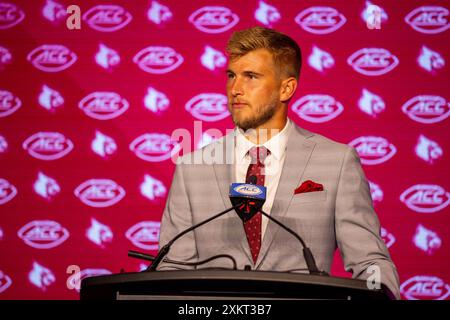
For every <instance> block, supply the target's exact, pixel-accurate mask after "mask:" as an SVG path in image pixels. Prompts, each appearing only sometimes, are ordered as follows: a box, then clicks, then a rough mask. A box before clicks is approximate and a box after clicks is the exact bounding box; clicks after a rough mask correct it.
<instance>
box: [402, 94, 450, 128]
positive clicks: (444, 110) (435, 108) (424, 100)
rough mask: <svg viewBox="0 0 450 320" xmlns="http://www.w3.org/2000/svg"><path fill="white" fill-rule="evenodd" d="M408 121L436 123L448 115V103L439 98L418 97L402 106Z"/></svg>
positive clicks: (449, 110)
mask: <svg viewBox="0 0 450 320" xmlns="http://www.w3.org/2000/svg"><path fill="white" fill-rule="evenodd" d="M402 111H403V113H404V114H406V115H407V116H408V117H409V118H410V119H412V120H414V121H416V122H420V123H427V124H428V123H436V122H439V121H442V120H445V119H446V118H447V117H448V116H449V115H450V103H448V102H447V101H446V100H445V99H444V98H442V97H440V96H433V95H418V96H415V97H413V98H411V99H409V100H408V101H406V102H405V104H404V105H403V106H402Z"/></svg>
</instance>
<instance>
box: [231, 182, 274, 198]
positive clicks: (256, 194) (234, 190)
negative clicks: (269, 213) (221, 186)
mask: <svg viewBox="0 0 450 320" xmlns="http://www.w3.org/2000/svg"><path fill="white" fill-rule="evenodd" d="M240 196H242V197H252V198H256V199H266V187H264V186H258V185H255V184H250V183H232V184H231V186H230V197H240Z"/></svg>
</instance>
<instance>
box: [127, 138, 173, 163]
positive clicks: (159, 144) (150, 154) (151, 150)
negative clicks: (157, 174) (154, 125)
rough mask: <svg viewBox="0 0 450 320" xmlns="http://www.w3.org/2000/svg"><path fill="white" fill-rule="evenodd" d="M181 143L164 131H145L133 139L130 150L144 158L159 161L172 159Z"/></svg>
mask: <svg viewBox="0 0 450 320" xmlns="http://www.w3.org/2000/svg"><path fill="white" fill-rule="evenodd" d="M180 148H181V147H180V145H179V144H178V143H177V142H175V141H172V140H171V139H170V136H168V135H167V134H164V133H145V134H143V135H141V136H139V137H137V138H136V139H134V140H133V142H131V144H130V150H131V151H133V152H134V154H135V155H136V156H137V157H139V158H141V159H142V160H145V161H149V162H159V161H164V160H167V159H170V158H171V157H172V155H173V154H176V153H177V152H178V151H179V150H180Z"/></svg>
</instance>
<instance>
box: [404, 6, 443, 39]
mask: <svg viewBox="0 0 450 320" xmlns="http://www.w3.org/2000/svg"><path fill="white" fill-rule="evenodd" d="M448 17H449V11H448V9H447V8H444V7H440V6H422V7H418V8H416V9H414V10H413V11H411V12H410V13H408V14H407V15H406V17H405V22H406V23H407V24H409V25H410V26H411V28H413V29H414V30H416V31H418V32H421V33H426V34H435V33H440V32H443V31H445V30H447V29H448V28H449V27H450V21H449V18H448Z"/></svg>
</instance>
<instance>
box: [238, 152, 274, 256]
mask: <svg viewBox="0 0 450 320" xmlns="http://www.w3.org/2000/svg"><path fill="white" fill-rule="evenodd" d="M269 154H270V151H269V150H268V149H267V148H266V147H253V148H251V149H250V151H249V155H250V157H251V158H252V160H251V162H250V165H249V166H248V169H247V176H246V178H245V182H246V183H250V177H251V176H255V177H256V184H258V185H261V186H263V185H264V180H265V174H264V160H265V159H266V157H267V155H269ZM261 221H262V214H261V212H258V213H257V214H255V215H254V216H253V217H252V218H251V219H250V220H248V221H247V222H245V223H244V229H245V234H246V235H247V241H248V244H249V246H250V251H251V253H252V258H253V263H256V260H257V259H258V254H259V250H260V249H261Z"/></svg>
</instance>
